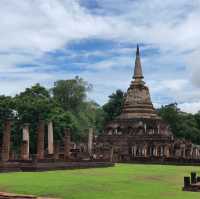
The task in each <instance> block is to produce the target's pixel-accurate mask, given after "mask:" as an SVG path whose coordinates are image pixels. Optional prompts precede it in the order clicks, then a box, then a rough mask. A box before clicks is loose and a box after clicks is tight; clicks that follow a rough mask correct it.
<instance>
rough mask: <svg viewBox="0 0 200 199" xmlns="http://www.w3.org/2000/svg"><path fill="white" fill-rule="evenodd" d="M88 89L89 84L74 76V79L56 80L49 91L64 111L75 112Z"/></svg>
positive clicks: (84, 98)
mask: <svg viewBox="0 0 200 199" xmlns="http://www.w3.org/2000/svg"><path fill="white" fill-rule="evenodd" d="M90 89H91V85H90V84H88V83H87V82H86V81H84V80H83V79H82V78H79V77H75V78H74V79H69V80H59V81H56V82H55V83H54V87H53V88H52V89H51V91H52V94H53V97H54V99H55V100H56V101H57V102H58V103H59V104H60V105H61V106H62V108H63V109H64V110H65V111H74V112H77V111H79V109H80V106H81V105H82V103H83V102H84V101H85V100H86V97H87V91H89V90H90Z"/></svg>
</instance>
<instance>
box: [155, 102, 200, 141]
mask: <svg viewBox="0 0 200 199" xmlns="http://www.w3.org/2000/svg"><path fill="white" fill-rule="evenodd" d="M158 111H159V115H160V116H161V117H162V118H163V119H164V120H165V121H166V122H167V123H169V125H170V127H171V129H172V132H173V134H174V135H175V136H176V137H179V138H185V139H187V140H191V141H192V142H193V143H196V144H200V126H199V121H200V120H199V115H198V114H196V115H192V114H190V113H185V112H181V111H180V110H179V109H178V107H177V104H176V103H174V104H169V105H166V106H162V107H161V108H160V109H159V110H158Z"/></svg>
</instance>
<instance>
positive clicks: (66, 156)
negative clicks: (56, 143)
mask: <svg viewBox="0 0 200 199" xmlns="http://www.w3.org/2000/svg"><path fill="white" fill-rule="evenodd" d="M64 134H65V137H64V160H69V159H70V143H71V136H70V129H69V128H67V129H65V130H64Z"/></svg>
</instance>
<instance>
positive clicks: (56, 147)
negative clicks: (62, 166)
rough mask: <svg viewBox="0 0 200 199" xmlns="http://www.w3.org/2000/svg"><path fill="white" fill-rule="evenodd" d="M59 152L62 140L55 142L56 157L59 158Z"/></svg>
mask: <svg viewBox="0 0 200 199" xmlns="http://www.w3.org/2000/svg"><path fill="white" fill-rule="evenodd" d="M59 154H60V142H59V141H56V142H55V143H54V159H55V160H59V158H60V157H59Z"/></svg>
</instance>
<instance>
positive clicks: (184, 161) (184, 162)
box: [120, 157, 200, 166]
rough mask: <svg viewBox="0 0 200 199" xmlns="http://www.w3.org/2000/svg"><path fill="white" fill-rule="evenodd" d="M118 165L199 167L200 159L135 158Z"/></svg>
mask: <svg viewBox="0 0 200 199" xmlns="http://www.w3.org/2000/svg"><path fill="white" fill-rule="evenodd" d="M120 163H138V164H163V165H185V166H187V165H188V166H190V165H194V166H200V159H184V158H157V157H151V158H145V157H136V158H134V159H132V160H128V161H126V160H124V161H120Z"/></svg>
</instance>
